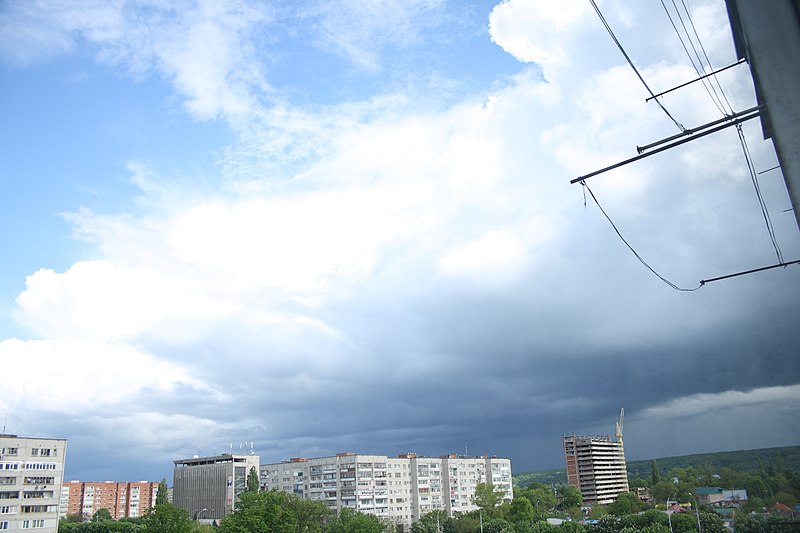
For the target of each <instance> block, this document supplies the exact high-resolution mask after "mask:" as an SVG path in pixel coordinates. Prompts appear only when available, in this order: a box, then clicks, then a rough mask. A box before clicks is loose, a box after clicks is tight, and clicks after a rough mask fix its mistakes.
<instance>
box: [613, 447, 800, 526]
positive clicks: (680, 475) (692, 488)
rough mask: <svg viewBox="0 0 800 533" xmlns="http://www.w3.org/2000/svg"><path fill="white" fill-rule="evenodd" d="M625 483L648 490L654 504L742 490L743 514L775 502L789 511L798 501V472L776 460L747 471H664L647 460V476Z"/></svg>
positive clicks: (703, 468) (706, 468)
mask: <svg viewBox="0 0 800 533" xmlns="http://www.w3.org/2000/svg"><path fill="white" fill-rule="evenodd" d="M629 482H630V485H631V487H632V488H633V487H649V488H650V490H651V494H652V496H653V498H654V499H655V501H657V502H666V500H667V499H676V498H677V499H680V500H681V501H686V502H690V501H692V498H693V497H692V496H691V495H692V494H695V495H696V494H697V488H698V487H719V488H722V489H728V490H734V489H744V490H746V491H747V497H748V499H747V501H746V502H740V504H741V509H742V511H744V512H756V513H763V512H766V511H768V510H769V509H770V508H772V507H774V506H775V505H777V504H778V503H781V504H783V505H786V506H787V507H789V508H791V509H793V508H794V507H795V506H796V505H797V504H798V502H800V472H798V471H796V470H793V469H791V468H789V467H788V466H787V465H786V463H784V462H783V461H782V460H780V459H779V460H777V461H770V462H769V463H768V464H766V465H765V464H761V466H760V468H759V469H757V470H755V471H751V472H743V471H740V470H736V469H733V468H729V467H724V468H722V469H717V468H714V467H712V466H711V465H707V464H706V465H700V466H698V467H691V466H690V467H688V468H672V469H671V470H669V471H667V472H664V469H663V468H662V467H661V465H659V464H658V462H657V461H651V463H650V473H649V475H648V476H647V477H637V478H633V479H630V480H629Z"/></svg>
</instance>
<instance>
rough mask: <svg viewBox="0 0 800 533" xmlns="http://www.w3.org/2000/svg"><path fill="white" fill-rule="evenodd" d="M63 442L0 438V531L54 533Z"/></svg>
mask: <svg viewBox="0 0 800 533" xmlns="http://www.w3.org/2000/svg"><path fill="white" fill-rule="evenodd" d="M66 452H67V441H66V440H65V439H47V438H36V437H18V436H16V435H6V434H0V530H2V531H23V530H25V531H27V530H36V531H37V532H40V533H56V532H57V531H58V504H59V499H60V497H61V484H62V482H63V480H64V460H65V458H66Z"/></svg>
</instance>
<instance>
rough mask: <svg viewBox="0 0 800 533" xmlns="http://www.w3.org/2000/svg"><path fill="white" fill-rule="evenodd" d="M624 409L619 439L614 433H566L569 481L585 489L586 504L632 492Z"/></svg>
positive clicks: (609, 501) (617, 433)
mask: <svg viewBox="0 0 800 533" xmlns="http://www.w3.org/2000/svg"><path fill="white" fill-rule="evenodd" d="M623 416H624V411H620V415H619V421H618V422H617V427H616V439H613V440H612V438H611V436H610V435H586V436H579V435H575V434H574V433H573V434H572V435H564V436H563V442H564V459H565V461H566V464H567V483H569V484H570V485H572V486H573V487H576V488H577V489H579V490H580V491H581V495H582V496H583V502H584V503H585V504H586V505H606V504H609V503H612V502H613V501H614V500H616V499H617V496H618V495H619V494H621V493H623V492H628V490H629V489H628V470H627V466H626V464H625V448H624V446H623V443H622V423H623Z"/></svg>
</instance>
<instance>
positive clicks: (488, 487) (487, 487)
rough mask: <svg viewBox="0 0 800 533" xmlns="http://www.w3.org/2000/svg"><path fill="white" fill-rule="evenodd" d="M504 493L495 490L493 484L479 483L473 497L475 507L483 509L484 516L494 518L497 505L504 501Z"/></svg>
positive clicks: (497, 489)
mask: <svg viewBox="0 0 800 533" xmlns="http://www.w3.org/2000/svg"><path fill="white" fill-rule="evenodd" d="M502 498H503V491H502V490H500V489H499V488H495V487H494V485H492V484H491V483H478V484H477V485H476V486H475V495H474V496H473V497H472V500H473V502H474V503H475V505H477V506H478V507H480V508H481V511H483V514H484V516H486V517H489V516H493V515H494V513H495V508H496V507H497V504H498V503H500V502H501V501H502Z"/></svg>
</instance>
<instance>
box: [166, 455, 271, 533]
mask: <svg viewBox="0 0 800 533" xmlns="http://www.w3.org/2000/svg"><path fill="white" fill-rule="evenodd" d="M251 468H254V469H255V472H258V471H259V458H258V456H257V455H231V454H227V453H225V454H222V455H216V456H213V457H197V456H195V457H193V458H191V459H181V460H178V461H175V470H174V473H173V483H172V504H173V505H175V506H176V507H180V508H181V509H185V510H186V511H188V512H189V515H190V516H191V517H192V518H193V519H196V520H199V521H201V522H205V523H209V522H212V521H214V520H216V521H219V520H221V519H222V518H223V517H225V516H226V515H228V514H230V513H232V512H233V511H234V508H235V505H236V499H237V498H238V497H239V494H241V493H242V492H244V491H245V490H246V489H247V475H248V473H249V472H250V469H251Z"/></svg>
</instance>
